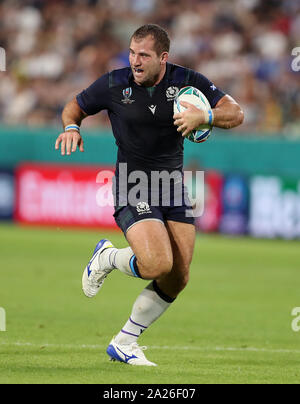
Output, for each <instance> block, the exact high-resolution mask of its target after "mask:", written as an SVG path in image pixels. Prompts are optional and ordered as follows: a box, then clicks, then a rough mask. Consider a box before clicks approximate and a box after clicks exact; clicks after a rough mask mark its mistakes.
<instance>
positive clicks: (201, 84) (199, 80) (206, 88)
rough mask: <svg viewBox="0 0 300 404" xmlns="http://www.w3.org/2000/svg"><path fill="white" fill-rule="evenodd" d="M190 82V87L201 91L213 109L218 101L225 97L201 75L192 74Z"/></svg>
mask: <svg viewBox="0 0 300 404" xmlns="http://www.w3.org/2000/svg"><path fill="white" fill-rule="evenodd" d="M192 81H193V84H192V85H193V86H194V87H196V88H198V89H199V90H200V91H202V93H203V94H204V95H205V96H206V98H207V99H208V101H209V103H210V105H211V107H212V108H214V107H215V106H216V105H217V103H218V102H219V101H220V99H221V98H223V97H224V95H226V94H225V93H224V92H223V91H222V90H220V89H219V88H218V87H216V86H215V85H214V83H212V82H211V81H210V80H208V78H206V77H205V76H203V74H201V73H198V72H193V75H192Z"/></svg>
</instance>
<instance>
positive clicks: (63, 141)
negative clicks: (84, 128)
mask: <svg viewBox="0 0 300 404" xmlns="http://www.w3.org/2000/svg"><path fill="white" fill-rule="evenodd" d="M59 145H60V153H61V155H62V156H64V155H65V154H66V153H67V154H68V155H70V154H71V152H75V151H76V149H77V146H78V147H79V150H80V151H81V152H83V151H84V148H83V139H82V137H81V135H80V133H79V132H77V131H76V130H69V131H67V132H63V133H61V134H60V135H59V136H58V138H57V139H56V142H55V149H56V150H58V149H59Z"/></svg>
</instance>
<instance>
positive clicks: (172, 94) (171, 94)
mask: <svg viewBox="0 0 300 404" xmlns="http://www.w3.org/2000/svg"><path fill="white" fill-rule="evenodd" d="M178 93H179V88H178V87H175V86H171V87H168V88H167V91H166V97H167V100H168V101H173V100H175V98H176V97H177V94H178Z"/></svg>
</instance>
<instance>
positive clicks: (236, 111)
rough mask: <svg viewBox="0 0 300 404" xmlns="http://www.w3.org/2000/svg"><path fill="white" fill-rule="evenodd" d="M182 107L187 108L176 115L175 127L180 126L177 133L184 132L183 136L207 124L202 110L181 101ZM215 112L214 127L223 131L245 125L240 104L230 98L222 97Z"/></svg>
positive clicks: (228, 96)
mask: <svg viewBox="0 0 300 404" xmlns="http://www.w3.org/2000/svg"><path fill="white" fill-rule="evenodd" d="M181 105H182V106H184V107H185V108H186V110H185V111H183V112H181V113H178V114H175V115H174V116H173V118H174V125H176V126H178V128H177V131H178V132H182V136H186V135H188V133H189V132H190V131H191V130H193V129H196V128H197V127H198V126H200V125H203V124H206V123H207V122H206V116H205V113H204V112H203V111H202V110H199V109H198V108H196V107H195V106H194V105H192V104H190V103H188V102H184V101H181ZM212 112H213V117H214V118H213V126H216V127H218V128H222V129H231V128H234V127H236V126H239V125H241V124H242V123H243V120H244V113H243V111H242V109H241V107H240V106H239V104H238V103H237V102H236V101H235V100H234V99H233V98H232V97H231V96H230V95H225V96H224V97H222V98H221V99H220V100H219V102H218V103H217V105H216V106H215V108H214V109H213V110H212Z"/></svg>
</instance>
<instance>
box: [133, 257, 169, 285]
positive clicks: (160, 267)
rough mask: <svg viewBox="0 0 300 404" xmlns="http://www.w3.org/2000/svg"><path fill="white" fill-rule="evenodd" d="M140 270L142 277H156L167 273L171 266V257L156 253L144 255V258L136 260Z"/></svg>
mask: <svg viewBox="0 0 300 404" xmlns="http://www.w3.org/2000/svg"><path fill="white" fill-rule="evenodd" d="M138 264H139V266H140V272H141V275H142V278H144V279H158V278H160V277H162V276H165V275H167V274H169V273H170V272H171V270H172V266H173V258H172V257H170V256H168V255H164V254H156V255H155V256H153V255H152V256H151V257H150V256H149V257H146V259H145V258H144V259H142V260H140V262H138Z"/></svg>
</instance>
